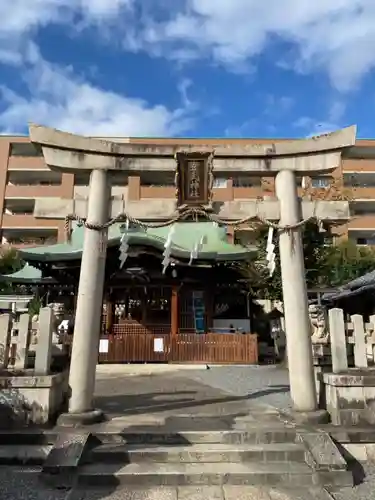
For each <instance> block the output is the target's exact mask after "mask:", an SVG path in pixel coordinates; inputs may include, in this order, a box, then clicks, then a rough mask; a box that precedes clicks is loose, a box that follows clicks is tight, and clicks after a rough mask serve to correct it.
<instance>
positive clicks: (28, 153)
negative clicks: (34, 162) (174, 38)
mask: <svg viewBox="0 0 375 500" xmlns="http://www.w3.org/2000/svg"><path fill="white" fill-rule="evenodd" d="M10 156H25V157H33V156H43V153H42V150H41V149H37V148H36V147H35V146H34V144H32V143H31V142H12V143H11V145H10Z"/></svg>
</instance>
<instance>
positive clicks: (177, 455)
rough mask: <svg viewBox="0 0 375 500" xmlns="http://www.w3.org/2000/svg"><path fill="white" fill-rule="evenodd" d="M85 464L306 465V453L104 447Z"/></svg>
mask: <svg viewBox="0 0 375 500" xmlns="http://www.w3.org/2000/svg"><path fill="white" fill-rule="evenodd" d="M84 461H85V462H103V463H133V462H159V463H166V462H169V463H178V462H183V463H189V462H190V463H194V462H200V463H215V462H232V463H241V462H254V461H256V462H305V449H304V448H303V446H300V445H298V444H295V443H274V444H246V445H231V444H210V445H209V446H207V444H193V445H191V446H186V445H185V446H155V447H148V446H146V447H145V446H142V445H124V444H104V445H100V446H98V447H96V448H94V449H93V450H91V451H90V452H89V453H88V454H87V456H86V457H84Z"/></svg>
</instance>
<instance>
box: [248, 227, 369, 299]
mask: <svg viewBox="0 0 375 500" xmlns="http://www.w3.org/2000/svg"><path fill="white" fill-rule="evenodd" d="M267 233H268V230H267V229H261V230H260V231H259V233H258V235H257V241H258V242H259V243H258V253H257V257H256V258H255V259H254V260H253V261H251V262H247V263H246V264H245V265H244V266H242V273H243V275H244V276H245V277H246V279H247V280H248V284H249V289H250V290H251V291H252V292H253V295H254V296H257V297H261V298H266V299H272V300H282V281H281V269H280V261H279V249H278V239H277V238H275V239H274V244H275V246H276V248H275V253H276V269H275V272H274V274H273V276H271V277H270V276H269V271H268V269H267V260H266V245H267ZM327 236H329V233H326V232H321V231H320V229H319V227H318V226H317V224H315V223H313V222H309V223H307V224H306V225H305V226H304V229H303V235H302V241H303V251H304V259H305V272H306V284H307V288H308V289H309V288H310V289H311V288H314V287H319V288H334V287H338V286H341V285H343V284H345V283H347V282H348V281H351V280H353V279H355V278H358V277H360V276H363V275H364V274H366V273H368V272H370V271H373V270H374V269H375V249H373V248H371V247H360V246H358V245H356V244H355V242H353V241H350V240H346V241H342V242H340V243H339V244H337V245H327V244H326V241H327Z"/></svg>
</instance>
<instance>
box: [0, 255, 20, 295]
mask: <svg viewBox="0 0 375 500" xmlns="http://www.w3.org/2000/svg"><path fill="white" fill-rule="evenodd" d="M22 265H23V263H22V261H21V259H20V258H19V256H18V253H17V250H15V249H14V248H11V247H2V248H0V274H12V273H15V272H16V271H18V270H19V269H21V267H22ZM11 290H12V286H11V285H10V284H8V283H0V291H1V292H2V293H6V292H10V291H11Z"/></svg>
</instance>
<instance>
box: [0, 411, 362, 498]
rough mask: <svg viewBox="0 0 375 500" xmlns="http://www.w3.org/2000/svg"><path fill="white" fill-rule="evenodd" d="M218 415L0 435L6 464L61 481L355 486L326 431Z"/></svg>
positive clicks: (61, 483) (147, 485)
mask: <svg viewBox="0 0 375 500" xmlns="http://www.w3.org/2000/svg"><path fill="white" fill-rule="evenodd" d="M219 420H220V419H218V418H217V417H215V418H214V417H212V418H209V417H205V418H203V419H202V418H201V419H200V418H197V419H194V418H193V417H192V416H187V417H186V418H184V417H182V416H180V417H178V418H176V419H174V422H173V423H171V422H169V423H167V422H165V424H164V425H144V426H142V425H129V422H127V423H126V425H124V423H123V422H121V419H120V420H117V421H116V423H115V424H114V423H108V424H104V425H102V426H98V427H96V428H92V429H91V431H89V430H87V429H76V430H75V429H55V430H53V431H49V432H32V431H24V432H21V433H9V432H7V433H4V434H1V433H0V443H2V444H1V445H0V464H3V465H11V464H19V465H23V468H22V469H23V471H24V473H31V474H35V473H37V474H40V478H41V480H43V481H44V482H45V483H47V484H48V485H50V486H51V485H53V486H56V487H59V486H65V487H66V486H67V485H68V484H75V485H82V486H85V487H88V486H91V487H99V486H118V485H126V486H127V487H134V488H141V487H142V488H151V487H157V486H186V485H199V486H214V485H218V486H222V485H267V486H268V487H281V488H298V487H324V488H327V489H328V490H329V491H334V490H335V489H337V488H340V487H342V486H352V485H353V478H352V474H351V473H350V472H349V471H348V470H347V464H346V462H345V461H344V459H343V458H342V456H341V454H340V453H339V452H338V450H337V447H336V446H335V444H334V442H333V441H332V439H331V438H330V436H329V435H328V434H326V433H325V432H320V431H314V430H311V429H300V428H297V427H295V426H294V425H292V424H286V423H284V422H281V421H280V420H277V419H275V418H268V417H267V415H263V418H262V419H260V416H259V415H258V416H257V417H256V418H254V415H249V416H245V417H239V418H235V419H234V420H233V422H232V423H231V425H230V428H225V429H224V428H222V429H220V428H217V427H220V425H219V426H218V425H217V423H218V421H219ZM203 424H204V425H203ZM202 427H203V430H198V429H202ZM223 427H224V426H223ZM227 427H228V426H227Z"/></svg>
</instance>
